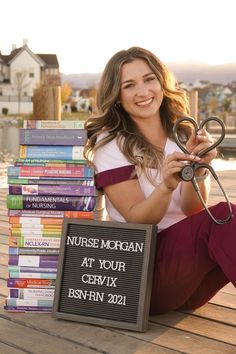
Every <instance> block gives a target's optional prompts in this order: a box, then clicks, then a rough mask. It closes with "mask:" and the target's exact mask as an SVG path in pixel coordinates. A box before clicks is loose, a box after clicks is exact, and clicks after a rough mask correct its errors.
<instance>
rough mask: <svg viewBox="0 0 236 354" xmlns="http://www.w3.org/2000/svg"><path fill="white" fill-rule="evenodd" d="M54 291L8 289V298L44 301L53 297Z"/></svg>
mask: <svg viewBox="0 0 236 354" xmlns="http://www.w3.org/2000/svg"><path fill="white" fill-rule="evenodd" d="M54 293H55V289H27V288H26V289H17V288H11V289H9V297H10V298H18V299H38V300H46V299H52V298H53V297H54Z"/></svg>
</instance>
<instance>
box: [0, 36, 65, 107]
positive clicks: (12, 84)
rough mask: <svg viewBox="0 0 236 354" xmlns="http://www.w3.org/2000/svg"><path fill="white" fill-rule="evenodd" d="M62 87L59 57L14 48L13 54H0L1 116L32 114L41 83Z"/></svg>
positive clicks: (23, 48) (25, 45)
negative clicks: (6, 114)
mask: <svg viewBox="0 0 236 354" xmlns="http://www.w3.org/2000/svg"><path fill="white" fill-rule="evenodd" d="M52 81H53V82H54V83H55V82H56V84H57V85H60V74H59V64H58V60H57V56H56V55H55V54H34V53H33V52H32V51H31V50H30V49H29V47H28V44H27V40H24V41H23V46H22V47H20V48H16V46H15V45H13V46H12V51H11V53H10V54H9V55H3V54H2V53H1V51H0V114H3V113H4V112H6V111H7V112H8V113H9V114H18V113H32V111H33V102H32V98H33V91H34V89H35V88H36V87H38V86H39V85H40V83H41V82H52Z"/></svg>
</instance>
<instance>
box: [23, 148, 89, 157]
mask: <svg viewBox="0 0 236 354" xmlns="http://www.w3.org/2000/svg"><path fill="white" fill-rule="evenodd" d="M83 151H84V147H83V146H60V145H57V146H56V145H55V146H50V145H43V146H42V145H20V153H19V157H20V158H21V159H25V158H32V159H43V158H45V159H54V160H81V159H84V156H83Z"/></svg>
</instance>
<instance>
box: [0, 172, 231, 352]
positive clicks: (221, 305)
mask: <svg viewBox="0 0 236 354" xmlns="http://www.w3.org/2000/svg"><path fill="white" fill-rule="evenodd" d="M218 175H219V178H220V180H221V183H222V184H223V185H224V187H225V189H226V192H227V194H228V196H229V199H230V201H231V202H234V203H235V201H236V188H235V186H234V184H235V181H234V180H235V177H236V173H235V171H224V172H219V173H218ZM6 195H7V189H0V354H23V353H28V354H29V353H30V354H51V353H53V354H54V353H58V354H62V353H63V354H74V353H79V354H95V353H103V354H177V353H190V354H191V353H193V354H199V353H201V354H235V353H236V288H234V287H233V285H232V284H228V285H226V286H225V287H224V288H223V289H222V290H221V291H219V292H218V293H217V294H216V295H215V296H214V297H213V298H212V299H211V300H210V301H209V303H207V304H206V305H205V306H202V307H201V308H199V309H196V310H194V311H175V312H171V313H168V314H165V315H160V316H151V317H150V320H149V328H148V330H147V332H145V333H139V332H131V331H127V330H119V329H115V328H107V327H99V326H94V325H88V324H85V323H78V322H72V321H65V320H61V319H55V318H53V317H52V314H39V313H10V312H6V311H5V310H4V309H3V304H4V300H5V298H6V296H7V294H8V289H7V286H6V284H7V277H8V270H7V263H8V255H7V252H8V232H9V224H8V216H7V210H6ZM221 200H223V198H222V195H221V192H220V191H219V190H218V187H217V186H216V184H215V183H213V186H212V192H211V203H213V202H214V203H217V202H219V201H221ZM173 296H174V294H173Z"/></svg>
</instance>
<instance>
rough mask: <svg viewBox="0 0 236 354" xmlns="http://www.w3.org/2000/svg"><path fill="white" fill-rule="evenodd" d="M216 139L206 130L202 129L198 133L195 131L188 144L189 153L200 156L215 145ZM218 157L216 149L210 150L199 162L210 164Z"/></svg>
mask: <svg viewBox="0 0 236 354" xmlns="http://www.w3.org/2000/svg"><path fill="white" fill-rule="evenodd" d="M214 142H215V141H214V139H213V138H212V136H211V135H210V134H209V133H208V132H207V131H206V129H204V128H202V129H200V130H199V131H198V132H197V135H196V133H195V131H194V130H193V131H192V133H191V135H190V137H189V140H188V141H187V143H186V149H187V150H188V151H189V153H190V154H191V155H198V154H199V153H200V152H201V151H202V150H205V149H207V148H208V147H210V146H211V145H212V144H214ZM216 155H217V150H216V148H214V149H212V150H210V151H209V152H208V153H207V154H206V155H203V156H202V157H201V159H200V161H199V162H201V163H207V164H209V163H210V162H211V161H212V160H213V159H214V158H215V157H216Z"/></svg>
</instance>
